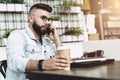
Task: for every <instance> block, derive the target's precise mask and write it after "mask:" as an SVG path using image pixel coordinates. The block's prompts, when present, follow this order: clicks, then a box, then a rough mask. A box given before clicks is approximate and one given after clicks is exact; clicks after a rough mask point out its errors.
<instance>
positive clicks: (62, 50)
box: [57, 46, 70, 70]
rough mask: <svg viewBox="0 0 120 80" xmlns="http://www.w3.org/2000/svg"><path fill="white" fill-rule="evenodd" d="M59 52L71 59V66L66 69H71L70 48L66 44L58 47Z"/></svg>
mask: <svg viewBox="0 0 120 80" xmlns="http://www.w3.org/2000/svg"><path fill="white" fill-rule="evenodd" d="M57 54H58V55H62V56H64V57H66V58H67V59H68V61H69V66H68V67H66V68H65V70H70V48H69V47H66V46H62V47H58V48H57Z"/></svg>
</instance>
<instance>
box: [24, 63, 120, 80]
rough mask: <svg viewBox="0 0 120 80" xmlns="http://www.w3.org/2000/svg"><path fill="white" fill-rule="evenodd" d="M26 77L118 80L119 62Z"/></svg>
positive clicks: (31, 74) (54, 79)
mask: <svg viewBox="0 0 120 80" xmlns="http://www.w3.org/2000/svg"><path fill="white" fill-rule="evenodd" d="M26 76H27V78H28V79H29V80H120V61H115V62H113V63H109V64H104V65H99V66H92V67H82V68H71V70H70V71H65V70H56V71H32V72H28V73H26Z"/></svg>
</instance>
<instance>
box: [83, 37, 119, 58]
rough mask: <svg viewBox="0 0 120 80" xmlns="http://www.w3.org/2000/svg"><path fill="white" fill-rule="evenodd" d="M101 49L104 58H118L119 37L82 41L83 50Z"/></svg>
mask: <svg viewBox="0 0 120 80" xmlns="http://www.w3.org/2000/svg"><path fill="white" fill-rule="evenodd" d="M95 50H103V51H104V56H105V57H106V58H113V59H115V60H120V39H116V40H99V41H89V42H83V51H86V52H90V51H95Z"/></svg>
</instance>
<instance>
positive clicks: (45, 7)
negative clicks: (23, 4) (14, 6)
mask: <svg viewBox="0 0 120 80" xmlns="http://www.w3.org/2000/svg"><path fill="white" fill-rule="evenodd" d="M34 8H35V9H43V10H46V11H48V12H52V7H51V6H49V5H47V4H43V3H37V4H34V5H33V6H32V7H31V8H30V10H29V13H30V12H31V10H32V9H34Z"/></svg>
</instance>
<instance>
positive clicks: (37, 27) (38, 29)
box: [32, 21, 47, 36]
mask: <svg viewBox="0 0 120 80" xmlns="http://www.w3.org/2000/svg"><path fill="white" fill-rule="evenodd" d="M32 27H33V29H34V31H35V32H36V33H37V34H38V35H40V36H41V35H45V34H46V32H47V31H46V29H45V28H42V27H44V26H40V25H38V24H37V23H36V22H35V21H34V22H33V25H32Z"/></svg>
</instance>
